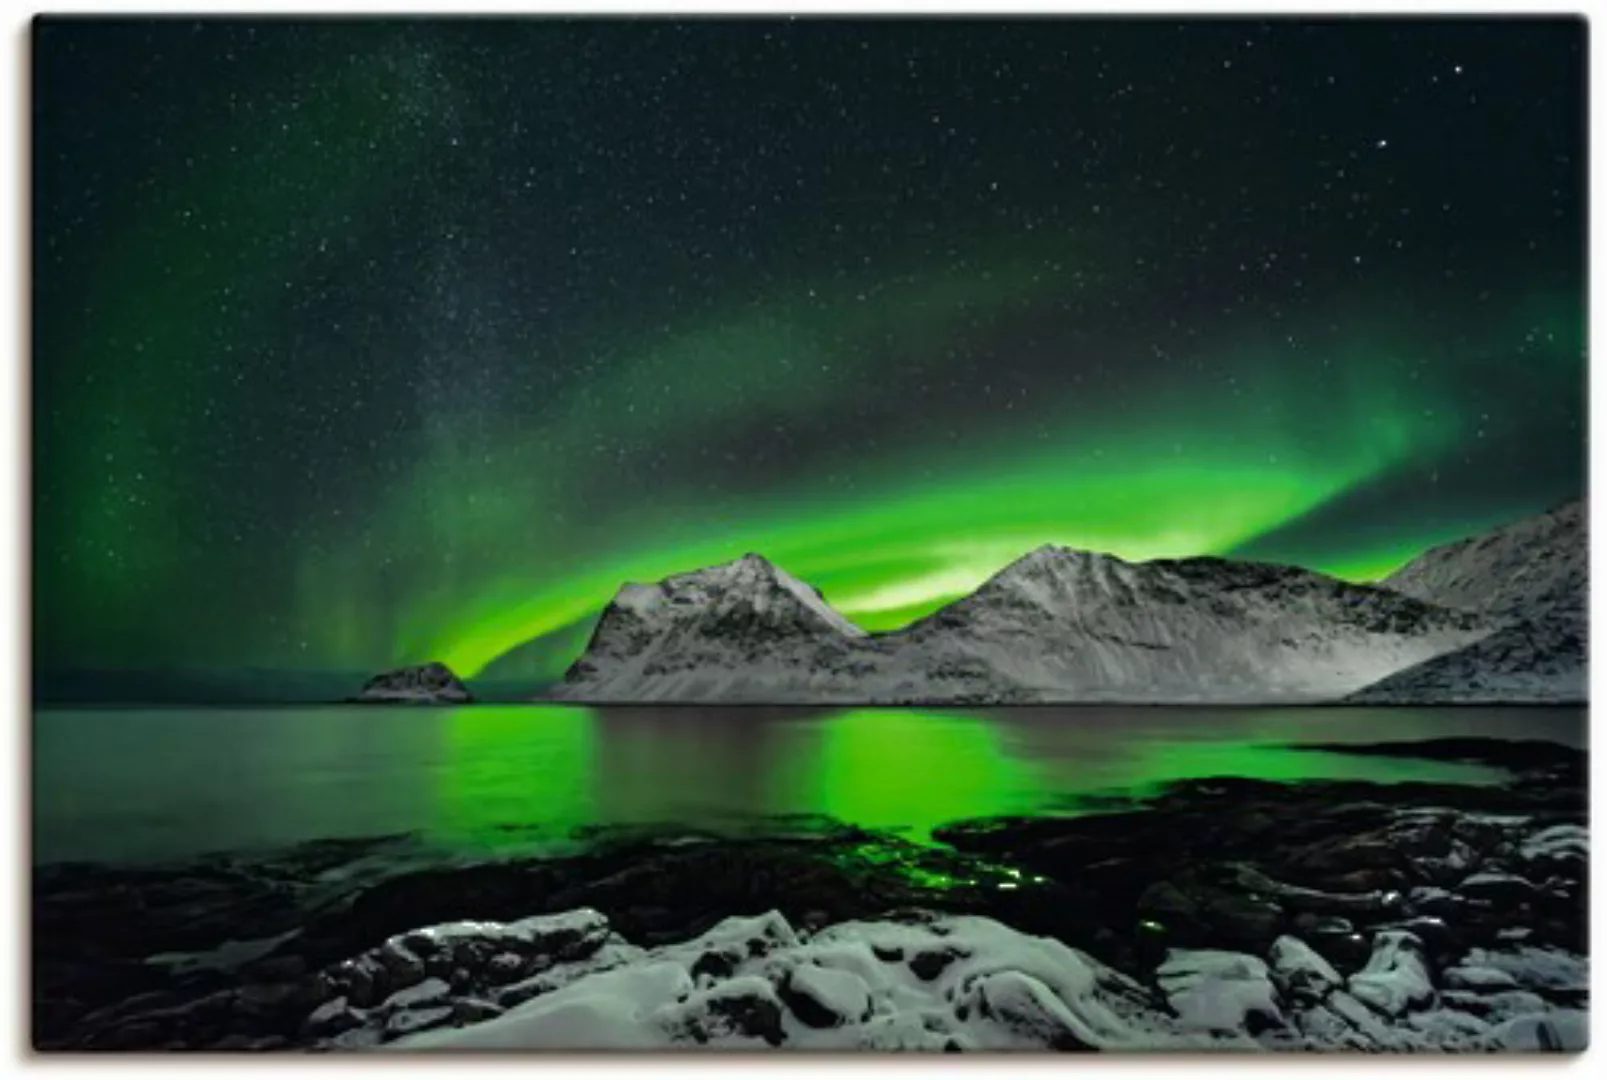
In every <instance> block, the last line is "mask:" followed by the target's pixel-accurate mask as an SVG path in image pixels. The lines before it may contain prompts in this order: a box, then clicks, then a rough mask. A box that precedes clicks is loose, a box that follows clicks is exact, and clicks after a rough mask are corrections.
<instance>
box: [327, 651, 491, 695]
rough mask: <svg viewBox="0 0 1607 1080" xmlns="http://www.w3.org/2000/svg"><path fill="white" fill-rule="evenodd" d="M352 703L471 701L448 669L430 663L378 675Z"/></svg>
mask: <svg viewBox="0 0 1607 1080" xmlns="http://www.w3.org/2000/svg"><path fill="white" fill-rule="evenodd" d="M352 700H353V701H360V702H374V703H394V704H403V705H462V704H466V703H468V702H471V701H473V700H474V696H473V695H472V694H470V693H469V688H468V687H466V686H464V685H463V683H462V682H460V681H459V680H458V677H457V676H456V675H454V674H453V673H452V669H451V668H449V667H447V666H446V665H445V664H443V663H441V662H439V661H434V660H432V661H431V662H430V663H428V664H415V665H413V666H411V667H402V668H396V669H395V670H394V671H386V672H382V673H380V674H378V675H375V676H374V677H373V678H372V679H369V680H368V682H366V683H364V684H363V689H362V692H361V693H359V694H358V695H357V696H356V697H355V698H353V699H352Z"/></svg>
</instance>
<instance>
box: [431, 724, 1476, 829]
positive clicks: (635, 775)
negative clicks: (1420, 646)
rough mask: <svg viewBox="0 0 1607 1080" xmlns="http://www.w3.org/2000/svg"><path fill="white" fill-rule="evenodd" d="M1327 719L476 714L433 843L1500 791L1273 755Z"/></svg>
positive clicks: (1444, 776)
mask: <svg viewBox="0 0 1607 1080" xmlns="http://www.w3.org/2000/svg"><path fill="white" fill-rule="evenodd" d="M1336 717H1339V714H1336V713H1333V712H1330V713H1328V714H1327V716H1326V717H1321V716H1319V717H1316V718H1315V719H1313V715H1312V711H1311V710H1290V711H1281V710H1193V711H1188V710H1143V709H1136V710H1135V709H1108V710H1100V709H1085V710H1065V709H1061V710H1030V709H1023V710H991V711H985V712H984V711H975V712H972V711H960V710H954V711H935V712H934V711H925V710H910V709H852V710H846V711H835V712H822V711H812V710H803V709H753V708H689V707H680V708H667V707H632V708H613V707H609V708H595V709H594V708H587V707H581V706H559V705H543V706H521V705H513V706H493V705H480V706H473V707H468V708H461V709H454V710H449V711H447V712H445V714H444V716H443V721H442V728H441V736H440V739H441V753H440V756H439V758H438V759H437V760H436V761H435V762H433V763H432V765H431V770H432V772H433V784H432V790H433V798H434V805H435V813H434V814H433V815H432V826H431V828H432V831H435V832H437V833H438V834H439V838H440V839H442V840H445V841H447V842H449V843H457V844H465V845H468V846H472V847H475V848H490V849H503V848H514V847H520V846H527V845H529V844H530V843H531V842H533V841H551V840H560V839H563V838H565V837H567V836H569V835H570V834H571V833H573V832H574V831H575V830H577V829H584V828H587V827H593V826H597V825H655V824H663V825H687V826H694V827H703V828H716V829H718V828H725V827H730V826H733V825H735V824H737V823H740V822H743V821H748V822H750V823H751V821H752V820H753V819H755V818H763V817H768V816H774V815H818V816H824V817H828V818H832V819H836V820H838V821H842V822H845V823H849V824H853V825H858V826H862V827H865V828H869V829H875V830H891V831H898V832H901V833H904V834H906V835H908V836H909V837H910V838H912V839H916V840H926V839H929V836H930V832H931V830H932V829H934V828H936V827H937V826H939V825H942V824H945V823H948V822H952V821H956V820H960V819H964V818H978V817H990V816H998V815H1009V814H1032V813H1072V814H1075V813H1079V812H1086V811H1087V810H1088V809H1089V808H1091V806H1092V805H1093V804H1094V803H1095V802H1096V801H1097V800H1096V797H1105V796H1110V795H1127V796H1137V797H1143V796H1149V795H1153V794H1156V793H1158V792H1159V791H1161V790H1162V789H1164V788H1165V787H1166V786H1167V785H1169V784H1172V783H1175V782H1176V781H1179V780H1186V779H1196V778H1201V777H1213V776H1234V777H1246V778H1251V779H1260V780H1270V781H1285V782H1293V781H1302V780H1317V779H1324V780H1371V781H1377V782H1386V783H1388V782H1396V781H1406V780H1417V781H1435V782H1450V783H1474V784H1482V783H1492V782H1496V781H1498V780H1499V779H1500V778H1501V775H1502V774H1501V773H1500V772H1499V771H1498V770H1494V769H1490V768H1486V767H1483V766H1478V765H1469V764H1462V763H1455V762H1439V761H1429V760H1420V759H1410V758H1389V757H1373V756H1366V757H1364V756H1360V755H1347V754H1340V753H1325V752H1313V751H1302V750H1296V749H1292V748H1290V747H1289V746H1287V745H1278V743H1279V742H1280V741H1282V742H1285V743H1287V742H1299V741H1306V740H1323V739H1327V738H1332V737H1334V734H1335V729H1334V727H1333V724H1334V721H1335V718H1336ZM1340 719H1342V718H1340ZM1394 719H1396V720H1401V719H1404V718H1403V717H1401V716H1399V714H1397V715H1396V716H1395V717H1394ZM1407 726H1408V727H1410V726H1411V725H1407ZM1403 734H1405V733H1403ZM1415 734H1416V733H1415V732H1413V733H1412V734H1406V735H1405V737H1413V735H1415ZM1425 734H1426V732H1425ZM1379 737H1389V733H1388V732H1380V733H1379Z"/></svg>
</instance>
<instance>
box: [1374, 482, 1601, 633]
mask: <svg viewBox="0 0 1607 1080" xmlns="http://www.w3.org/2000/svg"><path fill="white" fill-rule="evenodd" d="M1589 564H1590V552H1589V545H1588V542H1587V537H1586V507H1585V503H1584V502H1583V501H1582V500H1575V501H1573V502H1569V503H1564V504H1563V505H1561V506H1558V507H1556V508H1554V509H1552V510H1549V511H1547V512H1546V513H1543V514H1537V515H1535V516H1534V517H1529V518H1524V519H1523V520H1521V521H1517V522H1514V523H1512V524H1511V525H1507V526H1504V527H1502V528H1499V529H1495V530H1494V531H1492V532H1488V533H1485V534H1484V535H1482V536H1473V537H1469V538H1468V539H1466V540H1458V541H1457V542H1455V543H1452V544H1443V545H1441V546H1440V547H1436V548H1430V549H1429V550H1428V551H1425V552H1424V553H1423V554H1422V555H1419V556H1418V557H1417V558H1415V559H1413V560H1412V561H1411V562H1409V563H1407V564H1406V565H1405V566H1403V567H1402V568H1401V569H1399V570H1397V571H1395V573H1393V574H1391V575H1390V576H1389V577H1387V578H1385V579H1384V581H1383V582H1382V584H1383V585H1385V586H1386V587H1388V588H1390V589H1393V590H1395V591H1396V592H1398V593H1402V594H1404V595H1406V596H1410V597H1413V598H1415V599H1418V600H1422V601H1424V602H1425V603H1430V604H1438V605H1440V606H1441V607H1450V608H1458V609H1461V610H1464V611H1476V612H1481V613H1485V614H1490V615H1497V616H1500V617H1502V618H1507V619H1525V618H1536V617H1542V616H1546V617H1550V616H1577V617H1578V618H1580V619H1581V620H1582V619H1583V618H1584V616H1585V608H1586V601H1585V590H1586V583H1587V579H1588V577H1589V568H1590V567H1589Z"/></svg>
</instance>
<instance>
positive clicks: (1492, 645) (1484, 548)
mask: <svg viewBox="0 0 1607 1080" xmlns="http://www.w3.org/2000/svg"><path fill="white" fill-rule="evenodd" d="M1586 517H1587V514H1586V506H1585V504H1584V503H1583V502H1571V503H1566V504H1564V505H1562V506H1560V507H1557V508H1555V509H1553V510H1550V511H1548V512H1546V513H1544V514H1539V515H1536V516H1535V517H1531V518H1525V519H1524V520H1522V521H1518V522H1515V523H1514V524H1512V525H1508V526H1505V527H1504V528H1500V529H1496V530H1495V531H1493V532H1490V533H1486V534H1485V535H1483V536H1477V537H1472V538H1470V539H1467V540H1461V541H1458V542H1456V543H1454V544H1446V545H1443V546H1441V547H1437V548H1433V549H1431V550H1429V551H1427V552H1424V553H1423V554H1422V555H1421V556H1419V557H1418V558H1416V559H1414V560H1412V561H1411V562H1410V563H1408V564H1407V565H1406V566H1404V567H1402V568H1401V569H1400V570H1398V571H1396V572H1395V573H1394V574H1392V575H1391V576H1390V577H1388V578H1386V579H1385V580H1384V582H1383V584H1384V585H1385V586H1386V587H1387V588H1391V589H1394V590H1396V591H1397V592H1400V593H1402V594H1404V595H1407V596H1411V597H1415V598H1417V599H1419V600H1423V601H1426V602H1429V603H1433V604H1438V605H1441V606H1444V607H1448V608H1455V609H1458V610H1462V611H1467V612H1470V613H1475V614H1478V615H1480V616H1481V617H1484V618H1488V619H1492V620H1494V621H1496V622H1497V624H1498V625H1499V629H1497V630H1496V631H1495V632H1494V633H1492V634H1491V635H1490V636H1488V637H1486V638H1482V639H1480V640H1479V641H1477V642H1474V643H1473V644H1471V645H1468V646H1465V647H1463V648H1461V649H1458V650H1455V651H1453V652H1450V653H1446V654H1445V655H1443V656H1438V657H1434V658H1432V659H1430V660H1428V661H1426V662H1424V663H1422V664H1418V665H1415V666H1413V667H1410V668H1407V669H1404V670H1402V671H1399V672H1395V673H1393V674H1391V675H1389V676H1387V677H1386V678H1384V679H1382V680H1381V681H1379V682H1378V683H1375V684H1373V685H1371V686H1368V687H1365V688H1363V689H1362V690H1360V691H1358V692H1356V693H1355V694H1352V695H1351V696H1350V697H1349V698H1348V699H1347V700H1349V701H1351V702H1353V703H1355V704H1420V703H1445V704H1485V703H1497V702H1507V703H1520V702H1522V703H1527V702H1534V703H1542V704H1564V703H1574V702H1583V701H1584V700H1585V699H1586V697H1587V696H1588V691H1589V671H1588V667H1587V664H1586V655H1585V654H1586V644H1585V642H1586V637H1587V630H1586V622H1587V618H1588V610H1587V609H1588V601H1587V588H1588V578H1589V541H1588V537H1587V528H1586Z"/></svg>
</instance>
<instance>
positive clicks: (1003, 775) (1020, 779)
mask: <svg viewBox="0 0 1607 1080" xmlns="http://www.w3.org/2000/svg"><path fill="white" fill-rule="evenodd" d="M788 764H789V770H790V776H789V777H788V779H787V783H786V786H787V788H788V789H789V790H790V791H793V792H795V793H796V795H795V798H797V799H799V800H800V801H802V802H807V803H808V805H809V807H810V809H811V810H812V811H814V812H816V813H822V814H827V815H830V816H831V817H834V818H838V819H840V820H842V821H846V822H851V823H852V824H855V825H861V826H864V827H866V828H873V829H896V828H909V829H912V830H913V831H914V832H915V833H916V834H917V835H924V834H925V833H926V832H927V831H928V830H930V829H931V828H932V827H934V826H936V825H939V824H942V823H943V822H946V821H954V820H956V819H958V818H963V817H972V816H976V815H977V814H978V813H987V814H1009V813H1024V812H1027V811H1030V810H1031V809H1032V808H1033V807H1034V806H1035V805H1037V804H1039V803H1040V802H1042V800H1043V797H1044V794H1045V793H1044V789H1043V785H1042V781H1041V776H1040V771H1041V770H1040V768H1039V766H1038V764H1037V763H1036V762H1034V761H1032V760H1030V759H1028V758H1024V757H1020V756H1018V755H1013V754H1011V753H1010V752H1009V751H1008V749H1007V747H1006V745H1005V741H1004V739H1003V738H1002V734H1001V731H1000V729H999V727H998V725H997V724H995V723H992V722H990V721H989V720H988V719H987V718H985V717H983V716H980V715H977V716H968V715H964V714H951V713H927V712H911V711H907V710H891V709H855V710H853V711H850V712H846V713H842V714H840V715H838V716H835V717H833V718H831V719H829V720H828V721H826V722H825V723H823V724H821V725H820V735H819V739H818V745H817V746H816V747H815V748H814V749H813V752H812V753H810V754H808V755H807V756H804V757H802V758H800V759H797V760H793V761H791V762H789V763H788Z"/></svg>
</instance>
